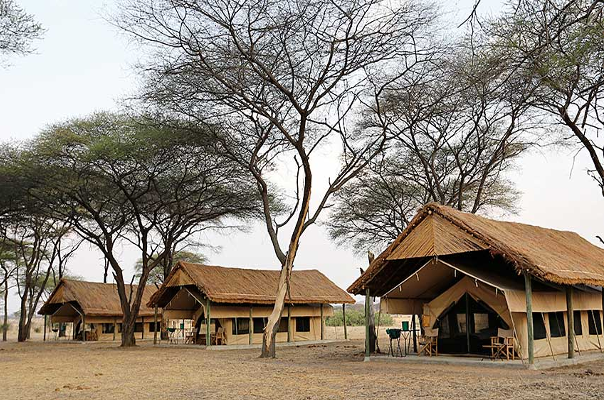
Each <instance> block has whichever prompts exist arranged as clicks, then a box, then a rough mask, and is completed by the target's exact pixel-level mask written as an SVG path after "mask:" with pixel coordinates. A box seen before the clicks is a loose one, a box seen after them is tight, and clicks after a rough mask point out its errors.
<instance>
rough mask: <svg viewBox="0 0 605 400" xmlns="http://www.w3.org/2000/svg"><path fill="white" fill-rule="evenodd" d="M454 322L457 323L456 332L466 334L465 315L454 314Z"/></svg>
mask: <svg viewBox="0 0 605 400" xmlns="http://www.w3.org/2000/svg"><path fill="white" fill-rule="evenodd" d="M456 322H458V332H460V333H466V314H456Z"/></svg>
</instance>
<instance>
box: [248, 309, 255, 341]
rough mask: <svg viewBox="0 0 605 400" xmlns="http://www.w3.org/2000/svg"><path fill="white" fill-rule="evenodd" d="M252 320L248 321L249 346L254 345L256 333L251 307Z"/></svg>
mask: <svg viewBox="0 0 605 400" xmlns="http://www.w3.org/2000/svg"><path fill="white" fill-rule="evenodd" d="M249 318H250V319H249V320H248V344H252V334H253V333H254V324H253V321H252V307H250V317H249Z"/></svg>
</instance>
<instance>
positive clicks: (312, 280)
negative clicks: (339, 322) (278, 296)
mask: <svg viewBox="0 0 605 400" xmlns="http://www.w3.org/2000/svg"><path fill="white" fill-rule="evenodd" d="M279 273H280V271H278V270H258V269H243V268H226V267H218V266H212V265H201V264H193V263H187V262H182V261H181V262H179V263H178V264H177V265H176V266H175V268H174V269H173V270H172V272H171V273H170V275H169V276H168V278H166V280H165V282H164V284H163V285H162V286H161V287H160V289H159V290H158V291H157V292H156V293H155V294H154V295H153V296H152V297H151V299H150V301H149V302H148V303H147V305H148V306H150V307H151V306H154V305H155V304H156V302H157V301H158V299H160V298H161V296H162V294H163V293H164V292H165V291H166V290H168V289H169V288H170V287H175V286H185V285H194V286H196V287H197V288H198V289H199V290H200V291H201V292H202V293H204V294H205V295H206V296H207V297H208V298H209V299H210V301H212V302H215V303H234V304H241V303H247V304H273V303H275V293H276V291H277V286H278V281H279ZM287 302H288V303H292V304H310V303H315V304H330V303H334V304H336V303H338V304H342V303H355V300H354V299H353V298H352V297H351V296H349V295H348V294H347V293H346V292H345V291H344V290H342V289H341V288H339V287H338V286H336V285H335V284H334V283H333V282H332V281H330V280H329V279H328V278H327V277H326V276H325V275H323V274H322V273H321V272H319V271H317V270H300V271H293V272H292V277H291V281H290V296H289V298H287Z"/></svg>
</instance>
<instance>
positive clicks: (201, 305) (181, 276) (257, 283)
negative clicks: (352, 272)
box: [147, 262, 355, 345]
mask: <svg viewBox="0 0 605 400" xmlns="http://www.w3.org/2000/svg"><path fill="white" fill-rule="evenodd" d="M279 273H280V271H277V270H256V269H241V268H227V267H219V266H210V265H201V264H192V263H186V262H179V263H178V264H177V265H176V266H175V268H174V269H173V270H172V272H171V273H170V275H169V276H168V277H167V278H166V280H165V281H164V283H163V284H162V286H161V287H160V288H159V289H158V291H157V292H156V293H155V294H154V295H153V296H152V297H151V299H150V300H149V302H148V303H147V306H148V307H150V308H151V307H158V308H161V309H162V310H163V315H164V319H165V320H188V321H191V325H192V327H193V332H191V333H190V335H191V338H192V340H191V342H192V343H196V344H205V345H210V344H213V342H212V338H213V337H215V336H216V334H217V332H218V329H219V328H222V329H223V335H224V339H225V340H224V342H223V343H221V344H226V345H234V344H235V345H245V344H248V345H249V344H258V343H262V333H263V330H264V327H265V325H266V321H267V318H268V317H269V315H270V314H271V312H272V310H273V305H274V303H275V293H276V291H277V286H278V280H279ZM351 303H355V300H354V299H353V298H352V297H351V296H349V295H348V294H347V293H346V292H345V291H344V290H342V289H340V288H339V287H338V286H336V285H335V284H334V283H333V282H332V281H330V280H329V279H328V278H327V277H326V276H324V275H323V274H322V273H320V272H319V271H317V270H297V271H293V272H292V276H291V281H290V293H289V296H287V298H286V307H285V309H284V311H283V313H282V319H281V321H280V326H279V331H278V333H277V337H276V342H287V341H310V340H323V339H324V320H325V318H326V317H328V316H331V315H333V309H332V306H331V304H342V305H343V307H344V304H351ZM179 325H180V324H179ZM182 325H183V326H185V325H186V324H185V323H184V322H183V323H182ZM177 326H178V325H177ZM206 338H210V339H211V341H210V343H207V341H206ZM216 343H217V342H216Z"/></svg>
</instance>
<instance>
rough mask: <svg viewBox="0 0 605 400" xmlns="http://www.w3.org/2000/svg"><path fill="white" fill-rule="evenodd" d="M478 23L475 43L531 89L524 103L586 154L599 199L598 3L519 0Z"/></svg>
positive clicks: (600, 53) (600, 70) (600, 24)
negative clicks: (480, 32) (479, 29)
mask: <svg viewBox="0 0 605 400" xmlns="http://www.w3.org/2000/svg"><path fill="white" fill-rule="evenodd" d="M507 7H508V10H507V11H506V12H504V13H503V15H501V16H498V17H497V18H492V19H487V20H486V21H483V23H482V24H481V26H482V27H483V37H482V38H481V40H479V42H480V43H481V44H480V45H481V46H482V47H484V48H485V51H490V52H492V53H493V54H494V55H495V56H496V57H498V58H499V59H500V60H502V62H504V63H505V64H506V65H507V68H508V69H509V71H510V72H509V75H510V76H511V77H515V79H523V80H524V81H525V82H527V83H529V84H532V85H535V88H536V89H535V92H534V96H533V97H532V98H530V99H528V101H529V102H530V103H531V105H532V107H533V108H534V109H535V110H538V111H540V112H541V113H542V114H544V115H547V116H549V117H550V119H551V122H552V125H554V126H562V127H564V129H563V131H565V132H571V134H572V136H571V137H566V138H565V140H566V141H569V139H574V142H575V143H576V144H577V145H578V146H579V148H580V149H582V150H583V151H585V152H586V153H588V155H589V157H590V161H591V163H592V168H589V169H588V171H587V172H588V175H589V176H590V177H592V178H593V179H594V180H595V181H596V182H597V184H598V185H599V187H600V188H601V193H602V194H603V193H604V192H603V156H604V154H603V143H602V142H603V139H602V136H601V134H602V130H603V29H604V26H603V1H602V0H521V1H517V0H515V1H510V2H508V3H507Z"/></svg>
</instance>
